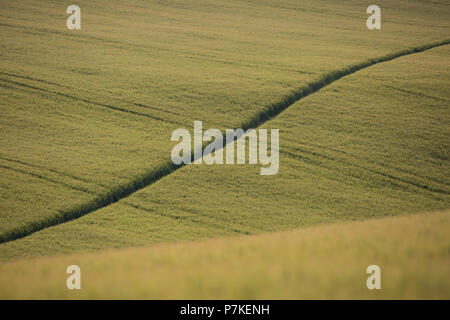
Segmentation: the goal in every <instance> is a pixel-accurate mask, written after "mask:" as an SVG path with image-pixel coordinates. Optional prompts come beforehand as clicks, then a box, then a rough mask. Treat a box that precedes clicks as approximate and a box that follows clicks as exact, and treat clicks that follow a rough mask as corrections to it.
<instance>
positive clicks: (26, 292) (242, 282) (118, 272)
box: [0, 211, 450, 299]
mask: <svg viewBox="0 0 450 320" xmlns="http://www.w3.org/2000/svg"><path fill="white" fill-rule="evenodd" d="M449 228H450V212H448V211H446V212H434V213H426V214H419V215H410V216H407V217H391V218H383V219H379V220H378V219H377V220H367V221H364V222H350V223H345V224H334V225H327V226H320V227H310V228H303V229H298V230H294V231H285V232H276V233H271V234H264V235H258V236H251V237H237V238H233V239H231V238H227V239H215V240H207V241H201V242H195V243H178V244H163V245H158V246H153V247H151V248H139V249H122V250H109V251H106V252H102V253H96V254H92V253H91V254H83V255H69V256H60V257H54V258H39V259H31V260H30V259H28V260H18V261H15V262H12V263H6V264H3V265H1V266H0V298H2V299H5V298H6V299H10V298H25V299H27V298H43V299H48V298H49V299H58V298H59V299H61V298H62V299H78V298H83V299H84V298H90V299H92V298H97V299H99V298H112V299H116V298H122V299H123V298H125V299H129V298H139V299H141V298H153V299H166V298H170V299H205V298H206V299H208V298H214V299H230V298H231V299H280V298H282V299H310V298H320V299H326V298H331V299H336V298H340V299H341V298H350V299H392V298H395V299H412V298H416V299H417V298H422V299H436V298H440V299H449V298H450V290H449V288H450V271H449V268H448V265H449V263H450V251H449V246H450V235H449V233H448V230H449ZM71 264H77V265H79V266H80V267H81V277H82V278H81V279H82V280H81V281H82V283H81V286H82V289H81V290H80V291H76V290H74V291H69V290H67V289H66V288H65V281H66V277H67V276H68V275H66V274H65V270H66V268H67V266H69V265H71ZM372 264H376V265H379V266H380V267H381V290H368V289H367V288H366V279H367V277H368V275H367V274H366V268H367V267H368V266H369V265H372Z"/></svg>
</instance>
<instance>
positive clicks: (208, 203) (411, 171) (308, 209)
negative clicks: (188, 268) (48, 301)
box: [0, 46, 450, 259]
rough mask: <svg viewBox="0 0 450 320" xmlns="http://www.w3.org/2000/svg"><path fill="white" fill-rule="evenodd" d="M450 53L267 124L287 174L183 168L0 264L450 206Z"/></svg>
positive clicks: (385, 72)
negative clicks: (277, 133) (277, 142)
mask: <svg viewBox="0 0 450 320" xmlns="http://www.w3.org/2000/svg"><path fill="white" fill-rule="evenodd" d="M449 50H450V48H449V46H445V47H440V48H435V49H432V50H429V51H427V52H424V53H419V54H414V55H409V56H405V57H402V58H399V59H396V60H394V61H390V62H386V63H382V64H379V65H375V66H372V67H370V68H367V69H365V70H362V71H359V72H357V73H355V74H353V75H350V76H348V77H345V78H343V79H341V80H339V81H337V82H335V83H333V84H332V85H330V86H328V87H325V88H323V89H322V90H320V91H319V92H317V93H316V94H313V95H311V96H309V97H307V98H305V99H303V100H301V101H300V102H298V103H296V104H295V105H293V106H291V107H290V108H289V109H287V110H286V111H284V112H283V113H281V114H280V115H279V116H278V117H276V118H274V119H272V120H271V121H269V122H267V123H266V124H265V125H264V127H266V128H279V129H280V149H281V151H280V172H279V173H278V174H277V175H275V176H264V177H263V176H260V175H259V166H236V165H234V166H230V165H222V166H220V165H215V166H207V165H202V166H195V165H190V166H186V167H184V168H182V169H180V170H178V171H176V172H174V173H173V174H171V175H169V176H167V177H165V178H163V179H162V180H160V181H158V182H157V183H155V184H153V185H152V186H150V187H147V188H145V189H143V190H140V191H139V192H137V193H135V194H133V195H132V196H130V197H128V198H125V199H123V200H121V201H119V202H118V203H116V204H113V205H111V206H108V207H106V208H104V209H101V210H98V211H96V212H94V213H91V214H89V215H87V216H84V217H82V218H80V219H78V220H74V221H71V222H69V223H66V224H62V225H59V226H56V227H52V228H49V229H46V230H44V231H42V232H38V233H35V234H33V235H31V236H29V237H27V238H24V239H20V240H17V241H13V242H10V243H6V244H2V245H1V246H0V257H2V258H5V259H9V258H13V257H18V256H37V255H41V254H57V253H68V252H73V251H78V250H86V249H105V248H111V247H122V246H130V245H146V244H149V243H157V242H162V241H174V240H192V239H198V238H202V237H213V236H222V235H233V234H243V233H245V234H248V233H258V232H262V231H276V230H280V229H290V228H294V227H296V226H305V225H312V224H316V223H323V222H333V221H342V220H361V219H366V218H370V217H381V216H386V215H396V214H401V213H406V212H418V211H422V210H432V209H445V208H449V205H450V196H449V192H450V180H449V177H448V175H446V174H445V173H446V172H449V170H450V163H449V150H450V136H449V134H450V130H449V128H450V118H449V117H450V113H449V111H448V105H449V104H448V96H447V93H446V90H447V89H446V88H448V87H449V85H450V73H449V70H450V68H448V55H449Z"/></svg>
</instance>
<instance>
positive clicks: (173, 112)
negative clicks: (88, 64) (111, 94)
mask: <svg viewBox="0 0 450 320" xmlns="http://www.w3.org/2000/svg"><path fill="white" fill-rule="evenodd" d="M0 75H3V76H9V77H13V78H19V79H24V80H30V81H36V82H40V83H45V84H48V85H52V86H57V87H60V88H66V89H70V90H74V91H77V92H83V93H89V94H92V92H90V91H89V90H85V89H80V88H72V87H69V86H65V85H62V84H60V83H57V82H53V81H48V80H45V79H38V78H35V77H30V76H24V75H21V74H15V73H9V72H0ZM53 93H55V94H57V93H56V92H54V91H53ZM120 101H121V102H124V103H127V104H131V105H134V106H136V107H141V108H144V109H149V110H154V111H158V112H163V113H168V114H173V115H176V116H181V114H180V113H178V112H175V111H170V110H165V109H163V108H158V107H155V106H149V105H146V104H143V103H135V102H132V101H125V100H120Z"/></svg>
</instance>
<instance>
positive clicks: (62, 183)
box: [0, 164, 94, 194]
mask: <svg viewBox="0 0 450 320" xmlns="http://www.w3.org/2000/svg"><path fill="white" fill-rule="evenodd" d="M0 168H3V169H6V170H11V171H15V172H18V173H22V174H26V175H30V176H32V177H34V178H38V179H41V180H45V181H48V182H51V183H54V184H58V185H60V186H63V187H66V188H69V189H73V190H77V191H81V192H84V193H89V194H92V193H94V192H93V191H91V190H88V189H86V188H83V187H79V186H74V185H71V184H68V183H65V182H62V181H58V180H54V179H51V178H48V177H46V176H43V175H40V174H37V173H33V172H30V171H26V170H22V169H18V168H13V167H10V166H6V165H3V164H0Z"/></svg>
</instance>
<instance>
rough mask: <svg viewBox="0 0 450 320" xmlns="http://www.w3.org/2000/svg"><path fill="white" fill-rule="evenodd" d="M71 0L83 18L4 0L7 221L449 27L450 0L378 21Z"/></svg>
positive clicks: (351, 9)
mask: <svg viewBox="0 0 450 320" xmlns="http://www.w3.org/2000/svg"><path fill="white" fill-rule="evenodd" d="M77 4H79V5H80V6H81V8H82V30H81V31H69V30H67V29H66V28H65V19H66V17H67V15H66V14H65V7H64V6H65V5H62V4H61V3H60V2H58V1H48V0H47V1H21V2H17V1H5V0H2V1H1V5H0V16H1V18H2V22H1V23H0V28H1V33H0V39H1V41H0V46H1V47H0V48H1V49H0V57H1V59H0V70H1V71H0V96H1V99H0V101H2V102H1V108H2V117H1V119H0V130H1V132H2V134H1V135H0V171H1V172H0V174H1V179H0V194H1V196H0V197H1V198H0V200H1V201H0V233H4V232H7V231H8V230H11V229H13V228H16V227H21V226H24V225H27V224H29V223H30V222H31V221H37V220H42V219H44V218H46V217H49V216H52V215H55V214H56V213H58V212H61V211H62V210H66V209H67V208H72V207H75V206H77V205H81V204H86V203H89V201H90V200H92V199H94V198H95V197H97V196H98V195H99V194H100V195H102V194H105V193H107V192H108V191H109V190H111V189H115V188H117V186H119V185H121V184H123V183H126V182H130V181H133V180H134V179H135V177H137V176H139V175H141V174H142V173H144V172H148V171H149V170H151V169H155V168H158V166H159V164H161V163H165V161H167V160H168V159H169V154H170V149H171V147H172V146H171V144H170V143H168V142H169V136H170V133H171V131H172V130H173V129H174V128H176V127H180V126H185V127H191V126H192V121H193V120H194V119H201V120H203V121H204V124H205V126H208V127H218V128H225V127H236V126H239V125H240V124H241V123H242V122H244V121H245V120H246V119H248V118H250V117H251V116H253V115H254V114H255V113H257V112H259V111H260V110H262V109H263V108H264V107H265V106H267V105H268V104H270V103H271V102H273V101H277V100H278V99H280V98H281V97H282V96H284V95H286V94H287V93H289V92H290V91H291V90H292V89H294V88H297V87H299V86H301V85H303V84H305V83H307V82H308V81H311V80H313V79H316V78H317V77H318V76H319V75H320V74H322V73H324V72H326V71H329V70H333V69H337V68H340V67H343V66H345V65H348V64H351V63H355V62H358V61H361V60H365V59H366V58H368V57H374V56H378V55H381V54H386V53H389V52H392V51H394V50H398V49H404V48H407V47H412V46H417V45H419V44H422V43H426V42H433V41H436V40H442V39H445V38H447V37H448V31H447V30H448V19H447V17H448V12H449V5H448V4H447V3H446V1H442V2H436V1H435V2H433V3H432V4H428V3H422V2H421V1H395V3H392V1H382V2H380V3H379V5H380V6H382V8H383V30H382V31H377V32H369V31H368V30H367V29H366V27H365V22H364V21H365V19H366V14H365V7H366V5H367V4H366V3H365V2H364V1H347V2H346V3H342V2H337V1H304V2H302V3H301V4H298V3H297V2H296V1H287V0H285V1H283V2H280V1H263V2H261V1H258V2H257V3H256V2H253V1H242V0H241V1H226V2H215V3H214V4H212V3H210V2H209V1H189V3H186V2H185V1H170V2H165V4H160V3H158V2H156V1H127V2H126V3H125V2H124V1H96V2H95V3H93V2H92V1H79V2H78V3H77ZM126 111H131V112H132V113H129V112H126ZM167 223H169V224H170V223H172V222H171V220H170V218H169V220H167ZM215 229H217V228H214V230H215ZM194 233H197V231H195V232H194ZM162 238H167V236H165V235H163V236H162ZM146 241H147V240H146ZM134 242H135V241H134V240H132V241H131V243H134Z"/></svg>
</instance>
